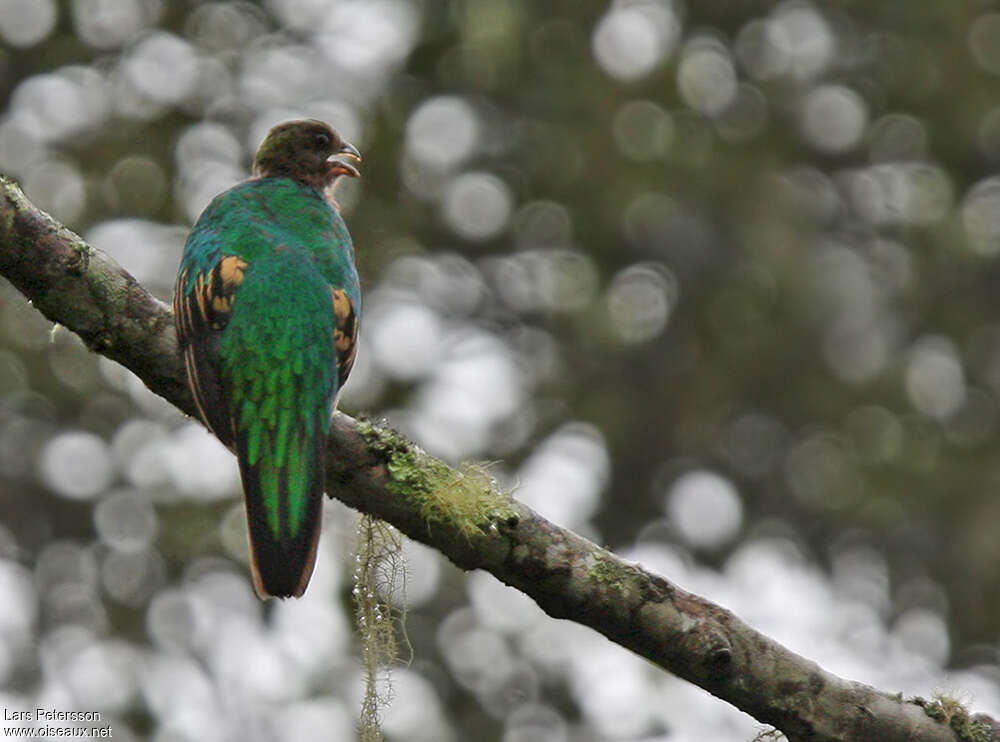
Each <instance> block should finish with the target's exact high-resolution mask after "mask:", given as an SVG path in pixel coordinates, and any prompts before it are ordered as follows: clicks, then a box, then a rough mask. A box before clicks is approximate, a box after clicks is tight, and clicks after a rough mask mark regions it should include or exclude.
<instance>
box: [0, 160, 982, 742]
mask: <svg viewBox="0 0 1000 742" xmlns="http://www.w3.org/2000/svg"><path fill="white" fill-rule="evenodd" d="M0 275H3V276H5V277H6V278H7V279H8V280H9V281H10V282H11V283H12V284H13V285H14V286H15V287H17V288H18V289H19V290H20V291H21V292H22V293H23V294H24V295H25V296H26V297H27V298H28V299H29V300H30V301H31V302H32V303H33V304H34V306H35V307H36V308H37V309H38V310H39V311H40V312H42V313H43V314H44V315H45V316H46V317H47V318H48V319H50V320H51V321H53V322H57V323H59V324H61V325H63V326H65V327H66V328H68V329H70V330H72V331H73V332H75V333H76V334H78V335H79V336H80V337H81V338H82V339H83V340H84V342H85V343H86V344H87V346H88V347H89V348H91V349H92V350H93V351H94V352H97V353H101V354H103V355H105V356H107V357H108V358H111V359H113V360H115V361H117V362H119V363H121V364H122V365H123V366H125V367H127V368H129V369H130V370H132V371H133V372H134V373H135V374H136V375H137V376H139V377H140V378H141V379H142V380H143V381H144V382H145V383H146V385H147V386H148V387H149V388H150V389H151V390H152V391H154V392H155V393H156V394H158V395H160V396H162V397H163V398H165V399H166V400H167V401H169V402H170V403H172V404H174V405H176V406H177V407H178V408H179V409H181V410H182V411H183V412H185V413H187V414H189V415H190V414H194V403H193V400H192V398H191V395H190V393H189V391H188V389H187V386H186V384H185V381H184V365H183V362H182V360H181V357H180V355H179V353H178V349H177V340H176V335H175V332H174V320H173V315H172V313H171V310H170V308H169V307H168V306H167V305H165V304H164V303H163V302H161V301H158V300H157V299H156V298H154V297H153V296H151V295H150V294H149V293H148V292H147V291H146V290H145V289H144V288H143V287H142V286H141V285H139V283H138V282H137V281H136V280H135V279H134V278H133V277H132V276H131V275H129V274H128V273H127V272H126V271H125V270H124V269H122V268H121V266H119V265H118V264H116V263H115V261H114V260H112V259H111V258H110V257H108V256H107V255H105V254H104V253H102V252H100V251H99V250H96V249H94V248H92V247H90V246H89V245H87V244H86V243H85V242H84V241H83V240H82V239H81V238H80V237H79V236H77V235H76V234H74V233H73V232H71V231H70V230H68V229H67V228H66V227H64V226H62V225H60V224H58V223H57V222H56V221H55V220H53V219H52V218H51V217H50V216H48V215H47V214H45V213H44V212H41V211H40V210H38V209H37V208H35V207H34V206H33V205H32V204H31V203H30V202H29V201H28V200H27V199H26V198H25V196H24V194H23V193H22V192H21V191H20V189H19V188H18V187H17V185H16V184H15V183H14V182H13V181H10V180H8V179H3V178H0ZM327 491H328V493H329V494H330V495H331V496H333V497H336V498H338V499H340V500H341V501H343V502H344V503H346V504H347V505H349V506H351V507H354V508H356V509H358V510H361V511H363V512H366V513H370V514H372V515H374V516H376V517H378V518H381V519H383V520H386V521H388V522H390V523H392V524H393V525H394V526H396V527H397V528H398V529H399V530H401V531H402V532H403V533H405V534H407V535H408V536H410V537H411V538H414V539H416V540H418V541H422V542H424V543H426V544H428V545H430V546H431V547H433V548H435V549H437V550H438V551H440V552H441V553H442V554H444V555H445V556H447V557H448V558H449V559H450V560H451V561H452V562H454V563H455V564H456V565H458V566H459V567H461V568H463V569H484V570H487V571H488V572H490V573H492V574H493V575H495V576H496V577H497V578H499V579H500V580H502V581H503V582H505V583H507V584H508V585H511V586H513V587H515V588H517V589H518V590H520V591H522V592H524V593H525V594H526V595H528V596H530V597H531V598H533V599H534V600H535V601H536V602H537V603H538V605H539V606H541V607H542V609H543V610H545V612H546V613H548V614H549V615H551V616H554V617H556V618H565V619H568V620H571V621H575V622H577V623H580V624H583V625H586V626H589V627H591V628H593V629H595V630H597V631H599V632H601V633H602V634H604V635H605V636H606V637H608V638H609V639H610V640H611V641H613V642H616V643H617V644H619V645H621V646H623V647H626V648H628V649H630V650H632V651H633V652H636V653H637V654H639V655H641V656H642V657H645V658H646V659H648V660H650V661H651V662H653V663H655V664H657V665H659V666H660V667H662V668H663V669H665V670H668V671H669V672H672V673H674V674H675V675H678V676H680V677H682V678H685V679H686V680H689V681H690V682H692V683H695V684H697V685H699V686H700V687H702V688H704V689H706V690H708V691H709V692H711V693H713V694H714V695H716V696H718V697H719V698H721V699H724V700H726V701H728V702H729V703H731V704H733V705H734V706H736V707H738V708H740V709H742V710H743V711H745V712H747V713H749V714H750V715H752V716H754V717H755V718H756V719H758V720H759V721H761V722H763V723H766V724H771V725H773V726H775V727H777V728H778V729H780V730H781V731H783V732H784V733H785V735H786V736H787V737H788V739H789V740H793V741H798V740H829V741H830V742H834V741H845V742H846V741H848V740H849V741H851V742H858V741H859V740H873V741H874V740H878V741H879V742H894V741H896V740H899V741H900V742H902V741H903V740H906V741H907V742H914V741H916V740H926V741H928V742H931V741H933V742H937V741H939V740H940V741H942V742H943V741H945V740H957V739H962V738H964V739H973V738H974V739H977V740H1000V733H998V732H997V730H996V727H995V725H994V723H993V722H992V720H990V719H987V718H985V717H975V718H970V717H969V716H968V714H967V713H965V712H964V711H958V712H954V713H951V714H949V715H946V716H942V715H941V714H934V713H931V711H933V710H934V709H935V708H937V706H934V705H933V704H930V703H927V702H921V701H919V699H914V700H903V699H902V698H900V697H899V696H892V695H889V694H887V693H883V692H881V691H878V690H876V689H874V688H871V687H869V686H866V685H862V684H860V683H855V682H851V681H847V680H844V679H842V678H839V677H837V676H835V675H832V674H830V673H828V672H826V671H825V670H823V669H822V668H821V667H819V666H818V665H816V664H815V663H814V662H811V661H809V660H807V659H805V658H804V657H801V656H799V655H797V654H795V653H794V652H791V651H789V650H788V649H786V648H785V647H783V646H781V645H780V644H778V643H777V642H775V641H773V640H771V639H769V638H768V637H766V636H764V635H763V634H761V633H759V632H757V631H755V630H754V629H752V628H750V627H749V626H747V625H746V624H744V623H743V622H742V621H740V620H739V619H738V618H736V616H734V615H733V614H732V613H730V612H729V611H727V610H726V609H724V608H722V607H720V606H718V605H715V604H713V603H711V602H709V601H707V600H705V599H703V598H700V597H698V596H697V595H692V594H691V593H688V592H685V591H684V590H681V589H680V588H678V587H676V586H675V585H673V584H671V583H670V582H668V581H667V580H665V579H663V578H662V577H659V576H657V575H654V574H651V573H650V572H648V571H646V570H644V569H643V568H642V567H640V566H638V565H635V564H630V563H627V562H625V561H623V560H621V559H619V558H618V557H617V556H615V555H614V554H612V553H611V552H609V551H607V550H605V549H602V548H601V547H599V546H597V545H595V544H593V543H590V542H589V541H587V540H586V539H583V538H581V537H580V536H578V535H576V534H575V533H573V532H571V531H569V530H566V529H564V528H560V527H559V526H557V525H555V524H553V523H550V522H549V521H547V520H545V519H544V518H542V517H540V516H539V515H538V514H536V513H534V512H533V511H531V510H530V509H529V508H528V507H526V506H525V505H523V504H521V503H519V502H517V501H515V500H513V499H511V498H510V497H508V496H507V495H505V494H503V493H502V492H500V491H498V490H497V488H496V487H495V486H494V485H493V483H492V482H491V480H490V478H489V476H488V475H487V474H486V473H485V472H484V471H483V470H480V469H478V468H475V467H469V468H465V469H454V468H451V467H449V466H447V465H446V464H444V463H442V462H441V461H438V460H436V459H434V458H433V457H431V456H429V455H428V454H426V453H424V452H423V451H421V450H420V449H419V448H418V447H416V446H415V445H414V444H412V443H410V442H409V441H407V440H405V439H403V438H402V437H401V436H399V435H397V434H395V433H394V432H392V431H391V430H386V429H383V428H379V427H377V426H374V425H371V424H369V423H366V422H359V421H357V420H354V419H352V418H351V417H348V416H347V415H344V414H341V413H338V414H337V415H336V417H335V419H334V425H333V430H332V432H331V435H330V441H329V446H328V456H327ZM932 717H934V718H932ZM973 734H974V735H978V736H975V737H973V736H970V735H973Z"/></svg>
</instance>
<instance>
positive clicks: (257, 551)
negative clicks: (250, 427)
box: [237, 434, 325, 599]
mask: <svg viewBox="0 0 1000 742" xmlns="http://www.w3.org/2000/svg"><path fill="white" fill-rule="evenodd" d="M310 437H312V438H313V440H311V441H304V442H303V444H304V445H303V446H302V447H301V449H300V450H301V451H302V453H304V454H305V456H304V457H303V458H305V459H306V460H304V461H301V462H299V463H300V464H301V465H302V466H303V467H305V468H307V469H308V470H309V474H308V484H307V485H306V488H305V491H304V492H298V493H295V492H293V491H292V488H291V487H290V481H289V480H290V478H294V477H290V476H289V470H288V467H287V466H286V467H282V468H280V469H276V470H275V469H272V468H270V467H269V464H271V462H270V461H269V458H270V457H269V456H267V455H263V456H261V458H260V459H259V461H258V463H257V465H250V464H248V463H246V462H247V461H248V457H247V455H246V451H244V450H242V448H243V443H244V441H243V439H242V438H241V437H240V436H237V448H238V449H240V450H239V454H240V455H239V459H240V474H241V475H242V478H243V494H244V501H245V503H246V512H247V525H248V530H249V535H250V557H251V559H250V565H251V569H252V571H253V585H254V590H255V591H256V592H257V595H258V596H259V597H260V598H262V599H264V598H268V597H272V596H273V597H276V598H287V597H296V598H298V597H300V596H301V595H302V594H303V593H304V592H305V589H306V586H307V585H308V584H309V578H310V577H312V572H313V567H314V566H315V564H316V547H317V544H318V543H319V532H320V525H321V523H322V504H323V478H324V466H323V451H324V448H325V446H324V445H323V443H325V441H324V440H323V438H324V437H323V436H320V435H315V434H314V435H313V436H310ZM290 445H294V442H293V443H291V444H290ZM292 458H293V461H292V465H293V466H294V464H295V463H296V462H295V461H294V458H295V457H294V456H293V457H292ZM293 497H294V498H296V499H299V498H301V504H298V505H296V504H293V502H292V498H293ZM269 504H270V505H271V506H272V507H269ZM294 507H299V508H301V509H302V512H301V515H300V520H299V525H298V527H297V528H295V527H294V526H293V518H292V516H291V515H290V511H291V510H292V508H294ZM272 510H273V511H274V512H272ZM275 513H276V516H275ZM275 517H276V522H277V526H278V527H277V532H278V534H277V535H276V533H275V531H276V529H275V527H274V525H275Z"/></svg>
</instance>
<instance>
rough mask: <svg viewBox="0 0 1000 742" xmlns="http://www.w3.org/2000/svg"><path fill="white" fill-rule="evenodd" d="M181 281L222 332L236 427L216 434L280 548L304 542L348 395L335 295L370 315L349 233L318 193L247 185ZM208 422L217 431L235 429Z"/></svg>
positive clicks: (215, 208) (195, 237) (197, 231)
mask: <svg viewBox="0 0 1000 742" xmlns="http://www.w3.org/2000/svg"><path fill="white" fill-rule="evenodd" d="M181 276H182V279H181V284H180V286H179V288H181V289H182V290H183V291H185V292H186V294H187V295H189V296H192V297H194V300H195V301H202V302H203V304H207V305H209V306H208V310H209V312H211V311H212V310H217V312H218V314H219V316H221V317H223V320H224V321H222V322H220V324H221V325H222V327H221V334H220V336H219V338H218V345H217V348H215V349H213V350H212V352H214V353H215V354H217V372H218V375H219V383H220V386H221V390H222V395H221V396H222V397H223V398H224V399H225V400H226V404H227V406H228V410H226V411H225V413H228V414H225V417H227V418H228V421H229V422H230V424H231V426H232V427H231V431H220V430H216V433H217V434H219V435H220V437H223V439H225V438H226V434H227V433H229V434H230V435H231V436H232V438H233V439H234V440H235V442H236V444H237V448H238V449H240V453H241V459H242V460H241V466H244V467H248V470H249V471H250V472H251V474H253V475H254V476H255V477H257V478H258V479H259V487H260V493H259V494H260V497H261V500H262V504H263V506H264V515H265V520H266V526H267V528H268V529H269V530H270V531H271V532H272V534H273V536H274V538H275V539H278V540H281V539H282V538H285V539H287V538H295V537H297V536H298V533H299V529H300V528H301V525H302V523H303V519H304V517H305V513H306V509H307V507H308V506H309V497H310V488H311V487H313V485H314V479H315V477H316V476H317V473H316V471H315V469H316V463H317V462H316V459H317V456H318V455H319V453H318V452H317V451H316V450H314V449H319V448H321V447H322V446H323V444H325V440H326V435H327V433H328V432H329V425H330V415H331V412H332V406H333V404H334V400H335V398H336V396H337V393H338V391H339V389H338V386H339V377H338V353H337V346H336V339H335V335H336V333H337V329H338V328H337V320H338V317H337V314H336V312H335V307H334V303H335V297H336V293H335V292H336V291H340V292H342V293H343V294H344V295H346V296H347V297H348V298H349V300H350V306H351V309H352V312H353V313H355V314H357V313H359V312H360V304H361V296H360V287H359V282H358V276H357V271H356V269H355V266H354V254H353V247H352V245H351V239H350V236H349V235H348V232H347V228H346V226H345V225H344V222H343V220H342V219H341V217H340V215H339V214H338V213H337V212H336V211H335V210H334V209H333V208H332V207H331V206H330V205H329V204H328V203H327V202H326V201H325V199H323V198H322V197H321V196H320V194H319V193H318V192H316V191H315V190H314V189H312V188H310V187H308V186H304V185H301V184H299V183H296V182H295V181H293V180H290V179H287V178H264V179H259V180H252V181H248V182H246V183H243V184H241V185H238V186H236V187H234V188H232V189H230V190H229V191H226V192H225V193H223V194H221V195H219V196H218V197H217V198H216V199H215V200H214V201H213V202H212V203H211V204H210V206H209V207H208V208H207V209H206V210H205V212H204V213H203V214H202V216H201V218H200V219H199V220H198V223H197V224H196V225H195V227H194V229H193V230H192V232H191V235H190V237H189V238H188V243H187V246H186V248H185V254H184V258H183V260H182V263H181ZM206 276H207V277H208V278H205V277H206ZM199 277H201V278H200V279H199ZM199 280H200V281H201V283H200V284H199ZM227 281H231V282H232V283H234V284H235V285H233V286H232V287H229V285H228V284H227ZM227 288H229V289H230V290H229V291H227V290H226V289H227ZM199 292H200V293H199ZM206 413H207V414H206V416H207V417H209V418H210V419H209V422H210V424H212V427H213V429H215V428H217V427H223V426H224V425H225V423H221V424H217V423H214V422H212V420H211V417H212V412H211V411H206ZM216 415H218V413H216ZM244 479H246V477H244ZM248 494H249V493H248Z"/></svg>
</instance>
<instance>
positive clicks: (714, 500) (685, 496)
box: [666, 469, 743, 549]
mask: <svg viewBox="0 0 1000 742" xmlns="http://www.w3.org/2000/svg"><path fill="white" fill-rule="evenodd" d="M666 510H667V515H668V516H669V517H670V520H671V522H672V523H674V524H675V525H676V526H677V528H678V530H679V531H680V533H681V534H682V535H683V537H684V539H685V540H686V541H687V542H688V543H689V544H691V545H692V546H696V547H699V548H703V549H717V548H719V547H721V546H725V545H726V544H727V543H729V542H730V541H732V540H733V539H734V538H735V537H736V534H737V533H738V532H739V530H740V527H741V526H742V524H743V502H742V500H741V499H740V495H739V493H738V492H737V491H736V488H735V487H734V486H733V484H732V483H731V482H730V481H729V480H728V479H725V478H724V477H721V476H719V475H718V474H716V473H715V472H711V471H707V470H704V469H696V470H694V471H689V472H687V473H685V474H682V475H681V476H680V477H678V478H677V481H675V482H674V483H673V485H671V487H670V491H669V493H668V494H667V502H666Z"/></svg>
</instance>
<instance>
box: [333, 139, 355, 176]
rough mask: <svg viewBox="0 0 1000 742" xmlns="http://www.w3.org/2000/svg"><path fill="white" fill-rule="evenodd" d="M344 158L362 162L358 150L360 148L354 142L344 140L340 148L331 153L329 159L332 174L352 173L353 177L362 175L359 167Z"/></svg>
mask: <svg viewBox="0 0 1000 742" xmlns="http://www.w3.org/2000/svg"><path fill="white" fill-rule="evenodd" d="M344 158H347V159H350V160H354V161H356V162H361V153H360V152H358V148H357V147H355V146H354V145H353V144H350V143H348V142H344V143H343V144H342V145H341V147H340V149H339V150H338V151H337V152H336V153H334V154H333V155H331V156H330V158H329V160H328V161H329V163H330V176H331V177H333V176H336V175H350V176H351V177H352V178H357V177H358V176H360V175H361V173H359V172H358V169H357V168H356V167H354V165H352V164H351V163H350V162H347V161H346V160H345V159H344Z"/></svg>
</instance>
